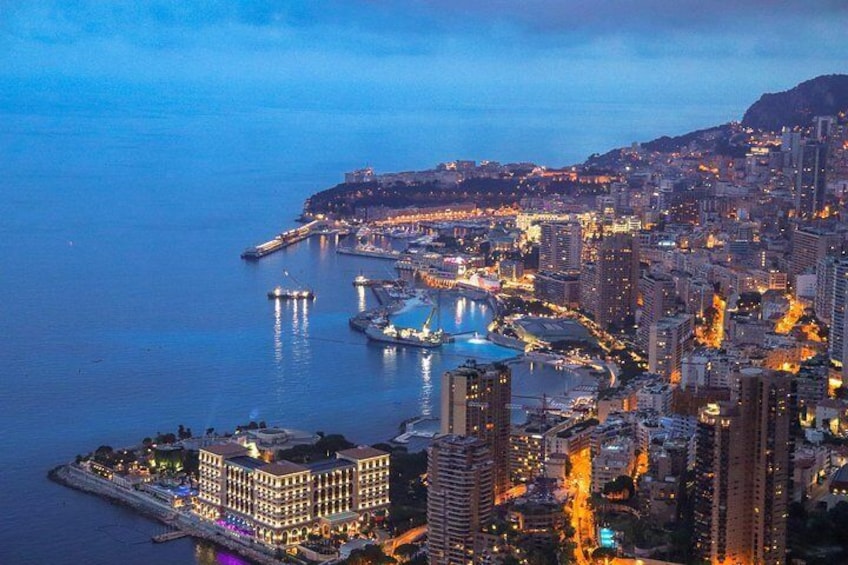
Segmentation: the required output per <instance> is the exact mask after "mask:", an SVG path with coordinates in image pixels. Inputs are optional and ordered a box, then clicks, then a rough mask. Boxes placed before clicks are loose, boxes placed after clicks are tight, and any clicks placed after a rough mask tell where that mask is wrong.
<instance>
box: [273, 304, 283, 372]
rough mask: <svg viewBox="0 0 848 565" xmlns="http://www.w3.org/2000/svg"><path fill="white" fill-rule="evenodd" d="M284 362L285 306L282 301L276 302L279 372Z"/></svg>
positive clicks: (275, 351)
mask: <svg viewBox="0 0 848 565" xmlns="http://www.w3.org/2000/svg"><path fill="white" fill-rule="evenodd" d="M282 360H283V304H282V302H281V301H280V300H275V301H274V361H275V363H276V366H277V370H279V369H280V363H281V362H282Z"/></svg>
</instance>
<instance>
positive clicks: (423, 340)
mask: <svg viewBox="0 0 848 565" xmlns="http://www.w3.org/2000/svg"><path fill="white" fill-rule="evenodd" d="M365 335H366V336H368V339H370V340H372V341H377V342H380V343H389V344H392V345H407V346H410V347H424V348H428V349H432V348H436V347H441V345H442V344H443V343H445V341H446V339H445V334H444V332H442V331H441V330H437V331H434V332H425V331H423V330H416V329H415V328H400V327H397V326H395V325H394V324H389V325H387V326H386V327H384V328H381V327H379V326H376V325H370V326H368V327H367V328H365Z"/></svg>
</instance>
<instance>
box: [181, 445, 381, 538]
mask: <svg viewBox="0 0 848 565" xmlns="http://www.w3.org/2000/svg"><path fill="white" fill-rule="evenodd" d="M199 476H200V484H199V492H198V497H197V505H196V507H195V513H196V514H197V515H198V516H200V517H201V518H203V519H206V520H210V521H214V522H216V523H218V524H219V525H222V526H224V527H226V528H228V529H230V530H231V531H233V532H235V533H237V534H239V535H241V536H244V537H247V538H250V539H255V540H257V541H260V542H262V543H265V544H267V545H271V546H287V545H292V544H296V543H300V542H303V541H305V540H306V539H307V537H308V536H309V534H311V533H316V532H317V533H320V534H322V535H330V534H332V533H334V532H346V533H353V532H355V531H356V530H357V528H358V524H359V520H360V518H361V517H363V516H366V515H368V514H371V513H373V512H374V511H376V510H380V509H382V508H385V507H386V506H388V504H389V454H388V453H385V452H383V451H380V450H377V449H374V448H371V447H358V448H353V449H346V450H343V451H340V452H338V453H337V454H336V457H335V458H334V459H328V460H326V461H318V462H315V463H310V464H307V465H299V464H296V463H292V462H290V461H284V460H280V461H275V462H272V463H268V462H266V461H264V460H262V459H258V458H254V457H251V456H249V455H248V450H247V449H246V448H245V447H243V446H241V445H238V444H235V443H224V444H217V445H210V446H206V447H202V448H201V449H200V468H199Z"/></svg>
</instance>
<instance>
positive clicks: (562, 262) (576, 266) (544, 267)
mask: <svg viewBox="0 0 848 565" xmlns="http://www.w3.org/2000/svg"><path fill="white" fill-rule="evenodd" d="M582 237H583V230H582V228H581V227H580V224H579V223H578V222H576V221H572V222H562V223H560V222H550V223H544V224H542V226H541V238H540V242H539V271H543V272H551V273H558V272H562V271H579V270H580V263H581V261H580V256H581V253H582V250H583V239H582Z"/></svg>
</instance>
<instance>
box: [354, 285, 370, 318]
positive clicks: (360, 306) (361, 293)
mask: <svg viewBox="0 0 848 565" xmlns="http://www.w3.org/2000/svg"><path fill="white" fill-rule="evenodd" d="M356 308H357V311H358V312H364V311H365V310H366V309H367V308H368V305H367V303H366V301H365V287H364V286H358V287H356Z"/></svg>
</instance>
